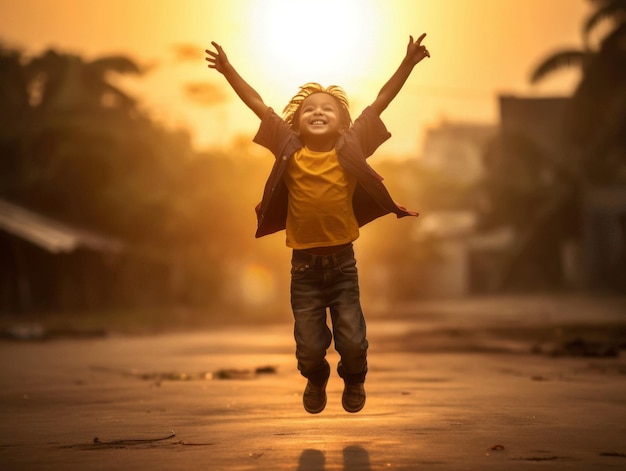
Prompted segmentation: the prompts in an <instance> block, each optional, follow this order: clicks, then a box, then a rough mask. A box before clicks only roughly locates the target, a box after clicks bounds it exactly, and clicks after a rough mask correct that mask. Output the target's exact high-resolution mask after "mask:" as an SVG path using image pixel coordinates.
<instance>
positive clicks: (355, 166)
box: [206, 34, 430, 414]
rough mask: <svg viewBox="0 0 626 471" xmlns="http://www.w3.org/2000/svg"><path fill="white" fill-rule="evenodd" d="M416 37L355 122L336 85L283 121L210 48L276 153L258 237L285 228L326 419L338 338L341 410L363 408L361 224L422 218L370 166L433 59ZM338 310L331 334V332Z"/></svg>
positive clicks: (310, 92)
mask: <svg viewBox="0 0 626 471" xmlns="http://www.w3.org/2000/svg"><path fill="white" fill-rule="evenodd" d="M425 36H426V34H422V35H421V36H420V37H419V38H418V39H417V40H416V41H414V40H413V37H412V36H410V37H409V44H408V46H407V50H406V55H405V57H404V59H403V60H402V62H401V63H400V66H399V67H398V69H397V70H396V71H395V73H394V74H393V75H392V76H391V78H390V79H389V81H387V83H386V84H385V85H384V86H383V87H382V89H381V90H380V92H379V93H378V96H377V97H376V99H375V100H374V102H373V103H372V104H371V105H370V106H368V107H367V108H366V109H365V110H364V111H363V112H362V114H361V115H360V116H359V117H358V118H357V119H356V120H355V121H354V123H352V120H351V118H350V113H349V111H348V101H347V98H346V96H345V93H344V92H343V90H342V89H341V88H339V87H337V86H330V87H328V88H324V87H322V86H321V85H319V84H316V83H308V84H306V85H304V86H302V87H301V88H300V91H299V93H298V94H296V95H295V96H294V97H293V98H292V99H291V101H290V102H289V104H288V105H287V106H286V107H285V109H284V119H283V118H281V117H279V116H278V115H277V114H276V113H275V112H274V110H273V109H272V108H270V107H268V106H267V105H266V104H265V103H264V102H263V99H262V98H261V96H260V95H259V94H258V93H257V92H256V91H255V90H254V89H253V88H252V87H251V86H250V85H249V84H248V83H247V82H246V81H245V80H244V79H243V78H242V77H241V76H240V75H239V73H238V72H237V71H236V70H235V68H234V67H233V66H232V64H231V63H230V62H229V60H228V57H227V56H226V54H225V52H224V50H223V49H222V47H221V46H220V45H218V44H217V43H215V42H212V43H211V44H212V45H213V47H214V48H215V51H212V50H208V49H207V50H206V53H207V58H206V60H207V61H208V62H209V64H208V67H209V68H212V69H215V70H217V71H218V72H220V73H221V74H222V75H224V77H225V78H226V80H227V81H228V83H229V84H230V86H231V87H232V88H233V90H234V91H235V92H236V93H237V95H238V96H239V98H241V100H242V101H243V102H244V103H245V104H246V105H247V106H248V107H249V108H250V109H251V110H252V111H253V112H254V113H255V114H256V115H257V116H258V117H259V118H260V119H261V125H260V128H259V131H258V132H257V134H256V136H255V137H254V142H256V143H257V144H260V145H262V146H264V147H266V148H267V149H269V150H270V151H271V152H272V154H274V156H275V159H276V160H275V162H274V166H273V168H272V171H271V173H270V175H269V178H268V180H267V183H266V185H265V189H264V192H263V198H262V200H261V203H260V204H259V205H258V206H257V208H256V211H257V220H258V228H257V232H256V237H262V236H264V235H267V234H271V233H274V232H277V231H280V230H283V229H285V231H286V244H287V246H288V247H290V248H292V249H293V255H292V260H291V307H292V311H293V316H294V337H295V340H296V358H297V361H298V369H299V370H300V372H301V374H302V376H304V377H305V378H307V380H308V381H307V385H306V388H305V390H304V394H303V404H304V408H305V410H306V411H307V412H309V413H311V414H318V413H320V412H322V410H324V408H325V407H326V384H327V382H328V378H329V376H330V365H329V364H328V362H327V361H326V351H327V350H328V348H329V347H330V344H331V340H332V338H333V335H334V338H335V348H336V350H337V352H338V353H339V355H340V361H339V365H338V367H337V372H338V374H339V376H340V377H341V378H342V379H343V381H344V391H343V395H342V405H343V408H344V409H345V410H346V411H347V412H359V411H360V410H361V409H362V408H363V406H364V405H365V398H366V396H365V388H364V383H365V376H366V374H367V348H368V341H367V338H366V329H365V319H364V317H363V312H362V310H361V304H360V298H359V284H358V276H357V268H356V261H355V258H354V251H353V247H352V242H354V240H356V239H357V238H358V236H359V227H360V226H362V225H364V224H366V223H368V222H370V221H372V220H373V219H376V218H378V217H380V216H383V215H385V214H388V213H394V214H396V215H397V217H404V216H417V213H415V212H412V211H409V210H407V209H405V208H403V207H401V206H399V205H397V204H396V203H395V202H394V201H393V200H392V199H391V196H390V195H389V193H388V192H387V190H386V188H385V187H384V186H383V183H382V177H380V176H379V175H378V174H377V173H376V172H374V170H372V168H371V167H370V166H369V165H368V164H367V163H366V159H367V158H368V157H369V156H371V155H372V154H373V153H374V151H375V150H376V149H377V148H378V147H379V146H380V145H381V144H382V143H383V142H384V141H386V140H387V139H388V138H389V137H391V134H389V132H388V131H387V129H386V128H385V125H384V124H383V122H382V121H381V119H380V114H381V113H382V112H383V110H385V108H387V106H388V105H389V103H391V101H392V100H393V99H394V98H395V96H396V95H397V94H398V92H399V91H400V89H401V88H402V87H403V85H404V83H405V82H406V80H407V79H408V77H409V75H410V74H411V72H412V71H413V67H415V65H417V64H418V63H419V62H420V61H421V60H422V59H424V58H425V57H430V54H429V52H428V50H427V49H426V47H425V46H423V45H422V40H423V39H424V37H425ZM327 309H328V310H329V311H330V316H331V320H332V333H331V331H330V329H329V327H328V326H327V313H326V310H327Z"/></svg>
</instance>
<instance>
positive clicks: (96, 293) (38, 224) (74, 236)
mask: <svg viewBox="0 0 626 471" xmlns="http://www.w3.org/2000/svg"><path fill="white" fill-rule="evenodd" d="M123 249H124V245H123V244H122V243H121V242H120V241H118V240H116V239H113V238H110V237H105V236H103V235H101V234H97V233H95V232H93V231H87V230H84V229H82V228H78V227H75V226H72V225H69V224H64V223H62V222H59V221H57V220H55V219H53V218H50V217H47V216H45V215H43V214H40V213H37V212H34V211H31V210H29V209H26V208H24V207H22V206H19V205H16V204H14V203H12V202H9V201H7V200H4V199H0V261H1V263H0V312H12V313H14V312H24V311H29V310H34V309H46V310H48V309H55V308H72V307H77V308H84V307H93V306H95V305H102V304H106V302H105V301H106V300H107V297H109V293H108V292H107V288H108V287H109V285H110V283H109V282H110V279H111V276H112V271H111V263H112V262H113V260H114V259H113V258H112V257H116V256H117V255H118V254H120V253H121V252H122V250H123Z"/></svg>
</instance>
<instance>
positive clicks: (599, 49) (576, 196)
mask: <svg viewBox="0 0 626 471" xmlns="http://www.w3.org/2000/svg"><path fill="white" fill-rule="evenodd" d="M590 1H591V2H593V3H594V4H595V6H596V9H595V10H594V11H593V12H592V14H591V16H590V17H589V18H588V19H587V20H586V21H585V23H584V27H583V43H584V48H583V49H581V50H574V49H568V50H563V51H559V52H557V53H555V54H552V55H551V56H549V57H547V58H546V59H545V60H543V61H542V62H541V63H540V64H539V65H538V66H537V67H536V68H535V69H534V70H533V72H532V74H531V82H532V83H537V82H539V81H541V80H544V79H545V78H546V77H548V76H549V75H551V74H553V73H555V72H557V71H559V70H562V69H563V68H566V67H580V69H581V71H582V76H581V80H580V82H579V84H578V86H577V88H576V90H575V92H574V94H573V96H572V97H571V100H570V102H569V104H568V108H567V111H566V116H565V120H564V134H565V136H564V142H565V145H566V148H565V149H564V152H565V155H568V156H569V157H570V158H569V159H567V161H561V162H559V161H555V160H550V159H546V158H542V157H541V156H538V157H539V158H536V157H537V156H536V152H534V151H533V150H532V149H529V150H528V151H525V152H521V153H520V155H522V154H523V155H524V156H526V157H527V158H526V159H525V160H524V161H523V162H507V165H509V166H510V165H515V166H516V170H515V173H513V174H514V175H515V179H516V181H520V180H519V176H520V175H524V174H527V175H529V176H530V175H531V174H533V173H536V174H537V175H536V177H538V178H535V177H533V178H532V179H530V180H529V179H526V180H525V181H526V184H521V185H511V184H510V183H511V179H510V178H509V179H506V175H503V174H502V172H501V171H500V170H502V168H500V167H501V166H498V165H493V163H494V162H496V159H490V160H491V162H492V165H491V166H489V167H488V168H489V177H490V178H489V179H490V181H491V182H492V183H493V182H495V181H497V180H498V179H499V178H502V179H503V181H505V182H507V183H506V184H505V185H501V186H500V187H499V188H495V187H492V188H491V190H492V192H491V199H492V200H493V201H495V202H496V203H495V205H496V206H499V207H500V208H501V209H502V208H504V203H505V202H506V201H507V200H508V201H509V202H513V206H512V207H509V208H506V210H505V211H504V212H503V211H500V212H499V213H498V212H497V211H496V212H495V213H492V214H491V216H492V217H495V218H496V219H498V214H499V215H500V218H501V219H500V222H503V223H507V222H509V223H510V222H513V223H514V224H515V225H516V226H517V227H518V228H519V236H518V238H517V240H516V243H515V245H514V247H513V249H512V250H511V251H510V252H509V253H508V255H507V257H505V259H504V261H503V263H502V265H501V270H500V273H499V274H498V275H497V279H498V282H497V283H498V285H499V288H500V289H504V288H510V287H512V286H513V285H515V284H516V282H519V278H520V273H523V272H524V271H526V272H528V266H529V263H528V262H529V260H535V261H536V262H537V267H536V270H534V271H533V270H531V273H529V274H528V273H527V276H526V279H527V280H532V279H534V280H541V279H543V280H544V281H545V282H546V283H545V284H544V285H543V287H546V286H550V287H556V286H558V284H559V283H560V281H559V280H560V279H561V274H560V268H558V267H556V265H554V264H553V263H551V262H550V263H549V262H548V260H557V261H558V256H559V255H558V252H559V250H560V244H561V243H562V242H563V241H564V240H567V239H572V238H575V237H578V236H579V233H578V231H579V230H580V211H581V201H582V195H583V193H584V191H585V189H586V188H588V187H590V186H594V185H610V184H616V183H620V184H624V183H626V0H590ZM602 23H604V24H608V26H609V28H608V32H606V34H605V35H604V36H603V37H602V38H601V39H600V40H599V41H598V45H597V46H594V45H593V44H592V40H591V36H592V34H593V33H595V32H596V31H597V29H598V27H599V25H600V24H602ZM508 144H510V145H513V146H516V145H518V146H519V145H524V144H523V143H517V144H515V143H510V142H509V143H508ZM533 156H535V157H533ZM506 158H507V159H508V158H509V156H508V155H507V156H506ZM520 165H521V166H520ZM532 182H535V183H532ZM523 206H525V208H526V209H524V208H523ZM505 213H506V214H509V216H508V217H505V216H503V215H504V214H505ZM511 217H513V218H514V219H515V220H514V221H511V220H510V219H511ZM492 222H493V221H492ZM520 222H523V223H522V224H520ZM555 257H556V259H555Z"/></svg>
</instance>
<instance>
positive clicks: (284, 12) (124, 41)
mask: <svg viewBox="0 0 626 471" xmlns="http://www.w3.org/2000/svg"><path fill="white" fill-rule="evenodd" d="M588 3H589V2H587V0H550V1H549V2H547V1H545V0H526V1H524V2H519V1H518V0H432V1H427V0H387V1H382V0H319V1H316V2H309V1H303V0H231V1H228V2H226V1H221V0H219V1H218V0H186V1H185V2H184V3H182V4H181V2H179V1H176V0H158V1H151V0H133V1H132V2H129V1H127V0H108V1H100V0H93V1H88V2H85V1H82V0H56V1H54V2H53V1H49V0H21V1H19V2H9V1H0V17H1V18H2V19H3V25H2V32H1V33H0V40H1V41H3V42H5V43H6V44H9V45H13V44H14V45H18V46H20V47H21V48H23V49H24V50H26V51H28V52H32V53H35V54H36V53H40V52H42V51H44V50H45V49H47V48H50V47H53V48H56V49H58V50H59V51H63V52H73V53H77V54H81V55H84V56H85V57H87V58H93V57H98V56H104V55H110V54H127V55H129V56H130V57H132V58H133V59H134V60H137V61H138V62H140V63H141V64H143V65H146V66H149V73H147V74H146V75H145V76H143V77H141V78H132V79H130V80H129V81H128V85H127V88H128V90H129V92H132V93H133V94H135V95H136V96H137V97H138V98H139V99H140V100H141V101H142V103H143V104H144V106H145V107H147V108H149V109H150V110H151V112H152V113H154V115H155V116H156V117H158V119H160V120H163V121H164V122H166V123H168V124H170V125H172V126H176V127H184V128H186V129H188V130H189V132H190V133H191V135H192V136H193V139H194V142H195V143H196V144H197V145H198V146H199V147H203V148H205V147H227V146H229V145H230V143H231V142H232V139H233V137H235V136H242V135H243V136H251V135H252V134H253V133H254V132H255V130H256V127H257V125H258V120H257V118H256V116H254V115H253V114H252V113H250V111H249V110H248V109H246V108H245V107H244V106H243V105H242V104H241V103H240V102H239V100H238V99H237V97H236V96H234V94H233V93H232V91H231V90H229V88H228V86H227V85H226V84H225V82H224V80H223V77H221V76H219V74H217V73H216V72H215V71H212V70H209V69H207V67H206V63H205V61H204V59H203V51H204V49H206V48H207V47H209V46H210V43H211V41H216V42H218V43H220V44H221V45H222V46H223V47H224V49H225V50H226V51H227V53H228V56H229V58H230V59H231V61H232V63H233V64H234V65H235V66H236V67H237V69H238V70H239V72H240V73H241V74H242V76H243V77H245V78H246V79H247V80H248V81H249V82H250V84H251V85H252V86H253V87H255V88H256V89H257V91H258V92H259V93H260V94H261V96H262V97H263V98H264V100H265V101H266V103H267V104H268V105H269V106H272V107H274V108H275V109H278V110H282V108H283V107H284V105H285V104H286V103H287V101H288V100H289V98H291V96H292V95H293V94H294V93H295V92H296V91H297V89H298V87H299V86H300V85H302V84H303V83H306V82H309V81H316V82H320V83H322V84H324V85H330V84H336V85H340V86H342V87H343V88H344V89H345V90H346V92H347V94H348V97H349V99H350V103H351V111H352V112H353V114H354V113H358V112H359V111H360V110H361V109H362V108H363V107H365V106H367V105H368V104H370V103H371V102H372V101H373V99H374V98H375V96H376V94H377V93H378V90H380V87H381V86H382V85H383V84H384V83H385V81H386V80H387V79H388V78H389V76H390V75H391V74H392V73H393V71H394V70H395V68H396V67H397V65H398V64H399V62H400V60H401V59H402V57H403V54H404V51H405V47H406V44H407V40H408V37H409V35H413V36H418V35H419V34H421V33H423V32H426V33H427V34H428V36H427V37H426V40H425V44H427V46H428V49H429V51H430V52H431V55H432V58H431V59H429V60H426V61H424V62H423V63H421V64H420V65H419V66H418V68H417V69H416V71H415V72H414V73H413V75H412V76H411V77H410V79H409V80H408V81H407V83H406V85H405V87H404V88H403V90H402V91H401V93H400V94H399V96H398V99H397V100H394V102H393V103H392V104H391V106H390V107H389V108H388V109H387V110H386V111H385V113H384V116H383V118H384V121H385V123H386V124H387V126H388V128H389V130H390V131H391V133H392V134H393V138H392V139H390V140H389V141H388V142H386V143H385V144H384V146H383V147H382V149H381V150H382V151H383V153H389V154H393V155H399V156H415V155H418V154H419V152H420V150H421V147H420V146H421V136H422V134H423V132H424V129H426V128H427V127H432V126H436V125H437V124H438V123H439V122H440V121H441V120H442V119H446V120H451V121H454V120H460V121H475V122H481V123H490V122H495V121H496V120H497V118H498V108H497V106H498V99H497V97H498V94H501V93H505V94H520V95H524V94H526V95H528V94H562V93H569V92H571V90H572V88H573V84H575V82H576V79H577V76H576V75H575V74H568V73H565V74H561V75H557V76H555V77H554V78H551V79H550V80H547V81H546V82H545V83H543V84H541V85H539V86H534V87H533V86H531V85H530V84H529V81H528V78H529V72H530V70H531V68H532V67H533V66H535V65H536V64H537V63H538V61H539V60H540V59H542V58H543V57H545V56H547V55H548V54H550V53H551V52H553V51H554V50H555V49H561V48H564V47H568V46H573V47H576V46H577V45H580V43H581V33H580V21H581V18H584V17H585V14H586V13H587V11H588V9H589V5H588ZM181 45H185V47H186V50H188V51H193V49H195V50H196V51H197V57H196V58H195V59H193V58H192V56H193V54H188V55H187V56H186V58H185V59H184V61H181V60H180V58H177V56H176V53H175V51H176V50H177V47H179V46H181ZM189 83H194V84H198V83H205V84H208V85H210V86H212V87H214V88H215V89H220V90H219V93H215V96H216V97H221V98H220V100H216V101H215V103H214V104H211V103H210V102H209V103H207V102H193V101H192V100H190V99H189V98H188V97H187V96H186V95H185V92H184V90H185V86H186V85H187V84H189ZM125 86H126V83H125ZM409 117H410V119H409ZM209 123H210V124H209Z"/></svg>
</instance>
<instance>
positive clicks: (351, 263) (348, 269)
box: [337, 259, 357, 275]
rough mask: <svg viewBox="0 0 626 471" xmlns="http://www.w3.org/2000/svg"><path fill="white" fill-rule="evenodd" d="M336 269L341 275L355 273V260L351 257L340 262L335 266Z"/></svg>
mask: <svg viewBox="0 0 626 471" xmlns="http://www.w3.org/2000/svg"><path fill="white" fill-rule="evenodd" d="M337 270H339V272H340V273H341V274H342V275H356V274H357V268H356V260H355V259H352V260H348V261H346V262H344V263H342V264H341V265H339V266H338V267H337Z"/></svg>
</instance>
